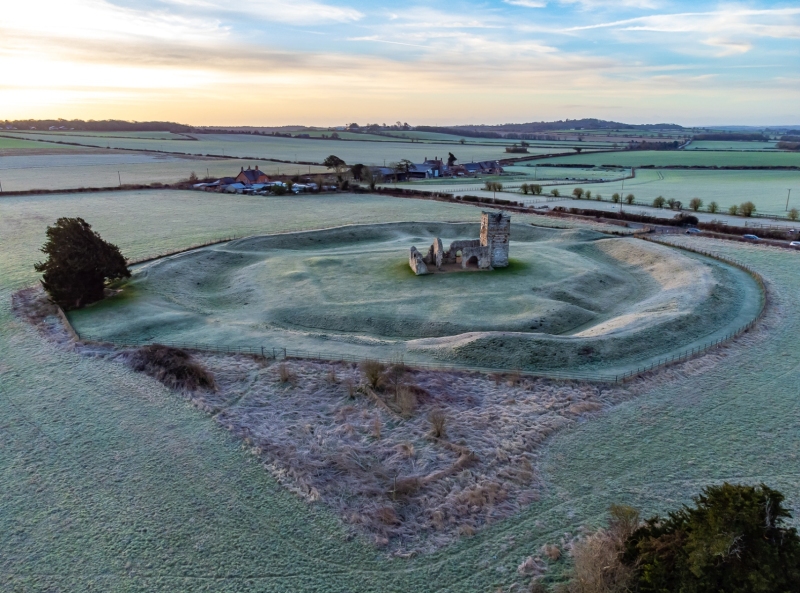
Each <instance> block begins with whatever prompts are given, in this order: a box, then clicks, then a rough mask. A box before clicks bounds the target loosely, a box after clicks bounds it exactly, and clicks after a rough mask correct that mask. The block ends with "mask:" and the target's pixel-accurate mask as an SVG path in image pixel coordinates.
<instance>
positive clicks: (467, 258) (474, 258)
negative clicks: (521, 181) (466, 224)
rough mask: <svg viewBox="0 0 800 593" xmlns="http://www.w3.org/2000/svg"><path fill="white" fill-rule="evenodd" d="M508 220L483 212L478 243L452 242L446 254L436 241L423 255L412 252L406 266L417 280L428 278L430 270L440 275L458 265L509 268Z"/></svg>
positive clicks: (417, 251)
mask: <svg viewBox="0 0 800 593" xmlns="http://www.w3.org/2000/svg"><path fill="white" fill-rule="evenodd" d="M510 234H511V217H510V216H509V215H508V214H507V213H505V212H482V213H481V235H480V239H469V240H466V241H453V242H452V243H450V247H449V248H448V249H447V251H445V250H444V247H443V244H442V240H441V239H440V238H438V237H437V238H436V240H434V242H433V245H431V246H430V249H428V253H427V254H426V255H424V256H423V255H422V253H420V252H419V250H417V248H416V247H412V248H411V252H410V253H409V258H408V263H409V265H410V266H411V269H412V270H414V273H415V274H416V275H417V276H420V275H422V274H430V273H431V268H432V267H435V269H436V271H441V270H442V267H443V266H446V265H448V264H458V263H460V264H461V268H462V269H468V268H475V269H478V270H491V269H493V268H505V267H506V266H508V241H509V236H510Z"/></svg>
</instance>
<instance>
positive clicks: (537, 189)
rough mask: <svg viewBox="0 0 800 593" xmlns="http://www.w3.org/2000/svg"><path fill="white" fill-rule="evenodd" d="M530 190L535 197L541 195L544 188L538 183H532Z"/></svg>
mask: <svg viewBox="0 0 800 593" xmlns="http://www.w3.org/2000/svg"><path fill="white" fill-rule="evenodd" d="M530 188H531V193H532V194H533V195H534V196H538V195H541V193H542V186H541V185H539V184H538V183H531V185H530Z"/></svg>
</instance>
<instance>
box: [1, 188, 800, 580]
mask: <svg viewBox="0 0 800 593" xmlns="http://www.w3.org/2000/svg"><path fill="white" fill-rule="evenodd" d="M276 212H279V213H280V216H275V215H274V214H275V213H276ZM477 212H478V210H477V209H476V208H471V207H467V206H457V205H450V204H440V203H433V202H424V201H412V200H405V199H403V200H396V199H390V198H377V197H371V196H349V195H336V196H324V197H319V198H317V197H309V198H302V199H299V200H298V199H282V198H281V199H278V198H275V199H273V201H271V202H270V201H265V200H256V199H253V198H246V197H241V196H232V197H224V199H223V197H221V196H215V195H206V194H199V193H193V192H188V193H187V192H163V193H162V192H115V193H109V194H98V195H77V196H76V195H68V196H65V195H52V196H29V197H24V198H5V199H2V200H0V412H1V414H0V438H2V443H3V446H2V447H0V468H2V470H3V475H4V479H3V481H2V483H0V496H1V497H2V500H3V506H2V512H0V588H5V589H8V590H12V591H13V590H15V589H16V590H25V591H48V590H49V591H53V590H63V591H78V590H80V591H93V590H95V591H164V592H175V591H187V592H188V591H192V592H196V591H231V592H232V591H286V590H293V591H315V590H317V591H318V590H326V591H332V592H335V593H340V592H341V593H344V592H346V591H349V592H384V591H407V590H415V591H437V592H452V593H456V592H459V593H461V592H464V591H475V592H485V591H495V590H497V589H498V588H503V589H504V590H505V591H508V590H509V587H511V585H513V584H514V583H518V584H519V586H518V587H517V589H519V588H520V587H521V586H526V585H527V582H528V578H527V577H521V576H520V575H518V574H517V572H516V567H517V566H519V564H520V563H521V562H522V561H523V560H524V559H525V558H527V557H528V556H531V555H536V554H537V553H538V550H539V548H540V547H541V546H542V544H544V543H557V542H558V541H559V540H560V539H561V538H562V537H563V534H564V533H565V532H569V533H572V534H574V533H576V532H577V530H578V528H579V527H580V526H581V525H585V524H587V523H589V524H597V523H600V522H601V521H603V519H604V515H605V511H606V509H607V507H608V505H609V504H611V503H618V502H625V503H630V504H636V505H638V506H639V507H640V508H641V509H642V510H643V512H644V513H645V514H651V513H655V512H661V513H663V512H664V511H666V510H670V509H674V508H675V507H676V506H677V505H678V504H680V503H683V502H688V500H689V498H690V497H691V496H693V495H695V494H697V493H698V492H699V490H700V488H701V487H702V486H704V485H706V484H708V483H710V482H719V481H722V480H731V481H735V482H746V483H758V482H762V481H763V482H765V483H767V484H768V485H769V486H771V487H774V488H778V489H780V490H782V491H783V492H784V493H785V494H786V495H787V496H788V506H789V507H790V508H791V509H792V510H793V512H794V513H795V520H794V521H795V524H797V513H798V511H800V498H798V494H797V492H798V488H799V487H800V448H799V447H800V444H798V441H797V438H796V435H797V434H798V432H800V409H799V408H798V406H797V401H798V397H800V354H798V352H797V348H796V343H797V339H796V337H797V334H798V331H800V313H798V307H797V294H798V292H799V291H800V280H799V279H798V275H797V273H796V269H797V263H798V257H800V255H798V254H797V253H794V252H787V251H783V250H777V249H771V248H764V247H754V246H748V245H741V244H736V243H728V242H721V241H707V240H702V239H691V238H685V239H684V238H683V237H678V238H677V239H676V240H680V241H687V242H689V243H691V244H693V245H695V246H696V247H700V248H704V249H710V250H714V251H718V252H720V253H723V254H724V255H727V256H729V257H734V258H736V259H739V260H742V261H744V262H745V263H747V264H748V265H751V266H753V267H755V268H757V269H758V270H759V271H760V272H761V273H762V274H763V275H764V277H765V278H766V281H767V283H768V285H769V289H770V296H771V300H770V305H769V309H768V313H767V316H766V318H765V319H764V321H763V322H762V324H761V325H760V326H759V328H758V329H757V330H756V331H754V332H751V333H750V334H747V335H746V336H745V337H743V338H741V339H739V340H738V341H737V342H736V343H734V344H731V345H729V346H727V347H725V348H723V349H721V350H719V351H715V352H714V353H711V354H708V355H706V356H704V357H701V358H699V359H697V360H695V361H691V362H689V363H687V364H685V365H681V366H679V367H675V368H674V369H672V370H667V371H664V372H662V373H660V374H659V375H658V376H657V377H653V378H650V379H646V380H644V381H640V382H637V383H634V384H632V385H630V386H629V388H628V389H629V391H630V394H629V398H628V400H627V401H626V402H623V403H619V404H616V405H614V404H606V405H605V407H604V408H603V411H602V414H601V416H600V417H599V418H593V419H591V420H588V421H578V422H575V423H573V424H572V428H568V429H567V430H566V431H564V432H561V433H560V434H559V435H558V436H556V437H555V439H554V440H552V441H551V442H550V445H549V449H548V451H549V452H548V453H547V455H546V462H545V463H544V465H543V468H542V470H543V473H542V476H541V477H542V482H543V493H542V496H541V497H540V498H539V500H536V501H532V502H531V503H530V505H529V506H528V507H527V508H526V509H525V510H524V511H522V512H521V513H520V514H518V515H517V516H515V517H514V518H512V519H510V520H503V521H498V522H495V523H493V524H491V525H489V526H488V527H487V528H486V529H484V530H482V531H480V532H479V533H478V534H477V535H476V536H474V537H471V538H462V539H461V540H460V541H458V542H456V543H455V544H453V545H452V546H449V547H447V548H444V549H442V550H440V551H439V552H436V553H434V554H430V555H423V556H419V557H415V558H409V559H404V558H392V559H389V558H387V557H385V556H384V555H382V554H380V553H379V552H377V551H376V549H375V548H374V547H373V546H372V545H371V544H370V543H369V542H367V541H365V540H362V539H360V538H352V537H351V536H350V535H349V534H348V533H347V531H346V530H345V529H344V527H343V526H342V525H341V524H340V522H339V521H338V520H337V519H336V518H335V517H334V516H333V515H332V514H330V513H329V512H327V511H326V510H324V509H323V508H321V507H319V506H316V505H310V506H309V505H308V504H307V503H305V502H304V501H302V500H301V499H299V498H298V497H296V496H295V495H294V494H292V493H290V492H288V491H287V490H285V489H284V488H283V487H282V486H280V485H278V484H277V483H276V482H275V480H274V479H273V478H272V477H270V475H269V474H268V473H267V472H266V471H265V470H264V469H263V468H262V467H261V466H260V465H259V464H258V463H257V462H256V460H255V458H254V457H253V456H251V455H250V454H249V453H247V452H246V451H245V450H243V449H242V448H241V446H240V442H239V441H238V440H235V439H233V438H231V436H230V435H229V434H228V433H227V432H225V431H224V430H222V429H220V428H219V427H218V426H217V425H216V424H215V423H214V422H213V420H212V419H211V418H209V417H208V416H207V415H206V414H204V413H202V412H200V411H198V410H197V409H195V408H193V407H192V406H191V405H189V404H188V403H186V402H185V401H184V400H182V399H181V398H180V397H179V396H178V395H176V394H175V393H172V392H169V391H168V390H167V389H165V388H163V387H162V386H160V385H159V384H158V383H156V382H155V381H154V380H152V379H150V378H148V377H145V376H143V375H139V374H135V373H133V372H132V371H130V370H129V369H128V368H127V367H125V366H123V365H117V364H113V363H109V362H108V361H104V360H99V359H95V358H91V357H87V356H82V355H79V354H77V353H74V352H70V351H64V350H58V349H54V347H53V345H52V344H50V343H48V342H47V341H45V339H44V338H43V337H41V336H40V335H38V334H37V333H36V331H35V330H34V329H32V328H31V327H30V326H28V325H27V324H26V323H24V322H22V321H20V320H19V319H17V318H15V317H13V316H12V314H11V312H10V295H11V293H12V292H13V291H14V290H17V289H19V288H22V287H25V286H28V285H31V284H34V283H35V282H36V275H35V274H34V272H33V270H32V265H33V263H34V262H35V261H37V260H38V259H39V257H40V254H39V253H38V252H37V249H38V247H39V246H40V245H41V243H42V242H43V238H44V228H45V227H46V225H47V224H51V223H52V222H53V221H54V220H55V218H57V217H58V216H84V217H85V218H86V219H87V220H88V221H89V222H91V223H92V224H93V225H94V226H95V228H96V230H98V231H99V232H100V233H101V234H102V235H103V236H104V237H105V238H106V239H108V240H110V241H113V242H115V243H117V244H118V245H120V247H121V248H122V250H123V252H124V253H125V254H126V255H128V256H129V257H134V258H139V257H145V256H148V255H155V254H158V253H160V252H163V251H166V250H169V249H178V248H183V247H188V246H190V245H192V244H196V243H198V242H202V241H207V240H211V239H215V238H218V237H223V236H229V235H230V234H237V235H241V236H244V235H250V234H256V233H259V234H264V233H275V232H279V231H299V230H304V229H314V228H321V227H330V226H339V225H342V224H355V223H362V224H367V223H379V222H386V221H387V220H395V221H400V220H406V221H408V220H415V219H419V218H424V219H425V220H429V221H447V220H471V219H473V218H474V216H475V215H476V213H477ZM535 220H540V219H539V218H536V219H535ZM553 224H561V221H554V222H553ZM562 565H563V562H558V563H555V564H554V565H553V566H552V568H551V573H550V574H551V575H552V576H551V577H549V578H555V577H556V576H557V575H558V573H559V571H561V570H563V566H562Z"/></svg>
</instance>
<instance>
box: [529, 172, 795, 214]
mask: <svg viewBox="0 0 800 593" xmlns="http://www.w3.org/2000/svg"><path fill="white" fill-rule="evenodd" d="M546 168H547V167H542V170H544V169H546ZM575 187H583V188H584V189H586V190H591V192H592V193H593V194H594V195H597V194H601V195H602V196H603V197H604V198H605V199H610V198H611V195H612V194H613V193H615V192H622V193H623V195H627V194H629V193H632V194H634V195H635V196H636V200H637V201H642V202H648V203H651V202H652V201H653V199H655V198H656V197H658V196H663V197H664V198H666V199H670V198H674V199H676V200H680V201H681V202H683V204H684V206H685V207H687V206H688V204H689V201H690V200H691V199H692V198H695V197H697V198H700V199H702V200H703V202H704V203H705V204H706V205H707V204H709V203H710V202H712V201H714V202H717V203H718V204H719V205H720V208H721V209H727V207H728V206H731V205H733V204H741V203H742V202H745V201H748V200H749V201H752V202H753V203H754V204H755V205H756V208H757V212H760V213H763V214H775V215H778V216H784V215H785V212H786V197H787V193H788V192H787V189H788V188H794V189H793V190H792V199H791V201H790V203H789V207H790V208H792V207H794V208H798V209H800V171H689V170H681V169H678V170H674V169H663V170H651V169H638V170H637V171H636V178H635V179H626V180H625V184H624V190H623V187H622V182H621V181H617V182H613V183H592V184H585V183H580V182H576V183H574V184H568V185H559V187H558V189H559V191H560V193H561V195H564V196H568V195H571V194H572V190H573V189H574V188H575ZM549 190H550V188H549V187H547V188H546V189H545V193H547V192H548V191H549ZM590 204H591V203H590V202H587V206H586V207H587V208H588V207H590Z"/></svg>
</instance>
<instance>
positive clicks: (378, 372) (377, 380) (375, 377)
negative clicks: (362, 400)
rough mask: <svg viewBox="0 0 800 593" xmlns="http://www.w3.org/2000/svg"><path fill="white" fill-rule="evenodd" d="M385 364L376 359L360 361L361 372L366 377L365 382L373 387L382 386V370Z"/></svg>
mask: <svg viewBox="0 0 800 593" xmlns="http://www.w3.org/2000/svg"><path fill="white" fill-rule="evenodd" d="M384 368H385V366H384V364H383V363H382V362H378V361H377V360H365V361H364V362H362V363H361V372H362V373H364V377H366V379H367V383H368V384H369V386H370V387H372V388H373V389H378V388H380V387H382V386H383V381H384V377H383V370H384Z"/></svg>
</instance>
